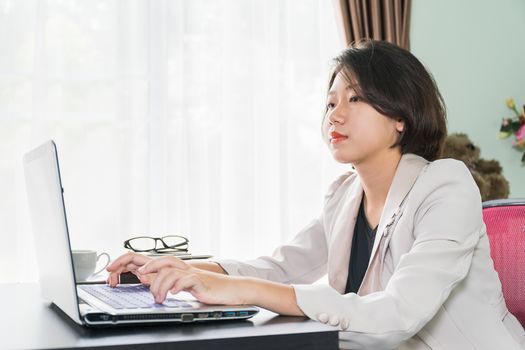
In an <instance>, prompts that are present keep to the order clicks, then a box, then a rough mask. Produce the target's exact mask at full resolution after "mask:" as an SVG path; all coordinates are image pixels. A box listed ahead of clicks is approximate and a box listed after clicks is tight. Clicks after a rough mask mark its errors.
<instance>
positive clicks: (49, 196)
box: [24, 141, 81, 323]
mask: <svg viewBox="0 0 525 350" xmlns="http://www.w3.org/2000/svg"><path fill="white" fill-rule="evenodd" d="M24 173H25V179H26V189H27V198H28V203H29V211H30V216H31V223H32V227H33V235H34V237H35V244H36V251H37V263H38V269H39V275H40V288H41V292H42V295H43V297H44V298H45V299H46V300H48V301H50V302H53V303H54V304H56V305H57V306H58V307H59V308H60V309H62V311H64V312H65V313H66V314H67V315H68V316H69V317H71V318H72V319H73V320H74V321H75V322H77V323H81V321H80V316H79V315H80V314H79V308H78V298H77V293H76V287H75V276H74V270H73V262H72V258H71V246H70V242H69V235H68V228H67V219H66V212H65V207H64V197H63V193H62V191H63V189H62V182H61V179H60V170H59V165H58V155H57V151H56V146H55V143H54V142H53V141H48V142H46V143H44V144H43V145H41V146H40V147H37V148H36V149H34V150H32V151H30V152H29V153H27V154H26V155H25V156H24Z"/></svg>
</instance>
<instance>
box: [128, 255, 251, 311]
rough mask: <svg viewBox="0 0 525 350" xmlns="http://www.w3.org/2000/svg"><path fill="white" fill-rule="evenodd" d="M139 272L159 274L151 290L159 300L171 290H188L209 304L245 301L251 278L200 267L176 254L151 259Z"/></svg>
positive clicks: (228, 303)
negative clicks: (223, 273)
mask: <svg viewBox="0 0 525 350" xmlns="http://www.w3.org/2000/svg"><path fill="white" fill-rule="evenodd" d="M137 272H138V274H139V275H143V276H145V275H150V276H152V275H151V274H156V276H155V278H154V279H153V280H152V281H151V284H150V291H151V293H152V294H153V297H154V298H155V302H157V303H162V302H163V301H164V300H165V299H166V295H167V293H168V292H171V293H173V294H175V293H178V292H180V291H186V292H189V293H191V294H192V295H193V296H194V297H195V298H196V299H197V300H199V301H201V302H203V303H206V304H223V305H241V304H245V297H246V291H247V290H246V289H245V288H244V287H245V284H246V283H247V282H248V281H247V279H245V278H243V277H234V276H228V275H221V274H218V273H213V272H209V271H205V270H200V269H197V268H194V267H192V266H191V265H189V264H187V263H185V262H184V261H182V260H180V259H177V258H173V257H163V258H159V259H155V260H152V261H150V262H148V263H147V264H146V265H144V266H142V267H141V268H139V269H138V270H137ZM139 277H140V276H139Z"/></svg>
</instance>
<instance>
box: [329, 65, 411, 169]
mask: <svg viewBox="0 0 525 350" xmlns="http://www.w3.org/2000/svg"><path fill="white" fill-rule="evenodd" d="M403 128H404V122H403V121H401V120H399V121H396V120H394V119H391V118H388V117H386V116H385V115H383V114H381V113H379V112H377V111H376V110H375V109H374V108H373V107H372V106H370V105H369V104H367V103H365V102H363V101H362V100H361V98H360V97H359V96H357V94H356V92H355V91H354V89H353V88H352V85H351V83H349V82H348V80H347V79H346V78H345V77H344V75H343V74H342V73H341V72H340V73H338V74H337V76H336V77H335V80H334V83H333V85H332V87H331V88H330V91H329V92H328V96H327V111H326V115H325V117H324V120H323V137H324V138H325V141H326V142H327V143H328V147H329V148H330V151H331V152H332V155H333V157H334V158H335V159H336V160H337V161H338V162H340V163H352V164H353V165H359V163H361V162H363V161H365V160H368V159H373V158H377V159H381V158H382V157H381V156H382V155H386V154H387V153H391V152H392V151H396V152H400V150H399V147H396V148H395V149H391V148H390V147H391V146H392V145H393V144H395V143H396V141H397V138H398V135H399V132H401V131H403Z"/></svg>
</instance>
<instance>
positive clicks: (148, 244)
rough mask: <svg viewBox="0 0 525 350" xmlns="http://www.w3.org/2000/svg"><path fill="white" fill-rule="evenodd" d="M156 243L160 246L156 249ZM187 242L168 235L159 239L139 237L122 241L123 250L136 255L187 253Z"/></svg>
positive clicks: (184, 238)
mask: <svg viewBox="0 0 525 350" xmlns="http://www.w3.org/2000/svg"><path fill="white" fill-rule="evenodd" d="M157 242H160V243H161V244H162V246H161V247H158V244H157ZM188 244H189V240H188V239H187V238H186V237H183V236H177V235H170V236H164V237H162V238H159V237H148V236H139V237H133V238H130V239H127V240H125V241H124V248H126V249H131V250H133V251H134V252H137V253H144V252H155V253H175V252H187V251H188Z"/></svg>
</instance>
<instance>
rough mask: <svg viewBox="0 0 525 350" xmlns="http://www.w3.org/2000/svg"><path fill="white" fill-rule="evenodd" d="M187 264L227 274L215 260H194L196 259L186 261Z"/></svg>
mask: <svg viewBox="0 0 525 350" xmlns="http://www.w3.org/2000/svg"><path fill="white" fill-rule="evenodd" d="M186 262H187V263H188V264H189V265H191V266H192V267H195V268H197V269H201V270H206V271H210V272H215V273H220V274H223V275H227V274H228V273H226V271H225V270H224V269H223V268H222V267H221V265H219V264H217V263H216V262H212V261H196V260H189V261H186Z"/></svg>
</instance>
